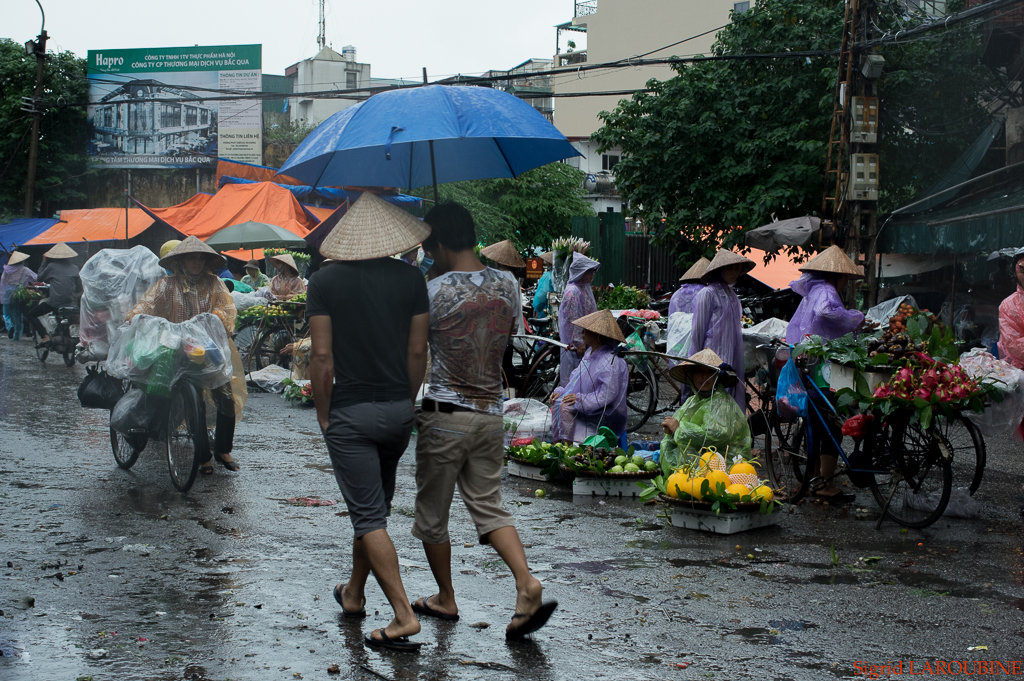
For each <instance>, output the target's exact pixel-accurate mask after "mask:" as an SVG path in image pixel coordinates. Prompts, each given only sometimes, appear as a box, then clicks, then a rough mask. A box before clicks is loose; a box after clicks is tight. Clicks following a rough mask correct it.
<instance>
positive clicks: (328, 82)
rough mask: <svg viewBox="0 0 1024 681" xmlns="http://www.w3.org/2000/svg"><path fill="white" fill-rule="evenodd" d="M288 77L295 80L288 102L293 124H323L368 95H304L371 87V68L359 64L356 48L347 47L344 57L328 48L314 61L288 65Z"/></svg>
mask: <svg viewBox="0 0 1024 681" xmlns="http://www.w3.org/2000/svg"><path fill="white" fill-rule="evenodd" d="M284 75H285V76H288V77H289V78H291V79H292V93H293V95H292V96H291V97H290V98H289V103H288V114H289V117H290V120H291V122H292V123H293V124H294V123H297V122H299V121H302V122H304V123H306V124H307V125H317V124H320V123H323V122H324V121H326V120H327V119H328V118H330V117H331V116H333V115H334V114H336V113H338V112H339V111H341V110H342V109H347V108H348V107H350V106H352V105H353V104H355V103H357V102H359V101H360V100H362V99H366V97H367V96H368V95H369V93H368V92H366V91H362V92H358V91H357V92H353V93H352V95H351V97H344V98H341V97H339V98H334V97H332V98H330V99H326V98H313V97H303V95H302V93H304V92H322V91H324V90H336V91H339V94H343V93H344V91H345V90H358V89H359V88H368V87H371V78H370V65H369V64H361V63H359V62H357V61H356V48H354V47H352V46H346V47H344V48H342V54H338V53H337V52H335V51H334V50H332V49H331V48H329V47H325V48H323V49H322V50H320V52H319V53H318V54H317V55H316V56H315V57H312V58H311V59H306V60H304V61H300V62H299V63H298V64H293V65H291V66H289V67H288V68H287V69H286V70H285V72H284Z"/></svg>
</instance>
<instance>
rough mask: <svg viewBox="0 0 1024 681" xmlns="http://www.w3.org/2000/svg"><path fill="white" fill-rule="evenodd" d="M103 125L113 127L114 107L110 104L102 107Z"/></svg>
mask: <svg viewBox="0 0 1024 681" xmlns="http://www.w3.org/2000/svg"><path fill="white" fill-rule="evenodd" d="M103 127H104V128H112V127H114V107H112V106H105V107H103Z"/></svg>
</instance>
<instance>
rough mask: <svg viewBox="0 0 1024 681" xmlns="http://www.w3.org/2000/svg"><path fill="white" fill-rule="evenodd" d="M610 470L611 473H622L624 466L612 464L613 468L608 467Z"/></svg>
mask: <svg viewBox="0 0 1024 681" xmlns="http://www.w3.org/2000/svg"><path fill="white" fill-rule="evenodd" d="M630 465H632V464H630ZM608 472H609V473H621V472H622V466H612V467H611V468H609V469H608Z"/></svg>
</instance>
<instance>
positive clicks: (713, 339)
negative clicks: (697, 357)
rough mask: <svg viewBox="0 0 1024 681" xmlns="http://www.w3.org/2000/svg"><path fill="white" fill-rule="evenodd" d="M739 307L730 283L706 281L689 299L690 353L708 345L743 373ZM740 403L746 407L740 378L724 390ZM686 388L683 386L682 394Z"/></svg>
mask: <svg viewBox="0 0 1024 681" xmlns="http://www.w3.org/2000/svg"><path fill="white" fill-rule="evenodd" d="M742 316H743V306H742V305H740V299H739V298H738V297H737V296H736V292H735V291H734V290H733V288H732V286H730V285H729V284H726V283H725V282H723V281H722V280H721V279H716V280H715V281H712V282H711V283H710V284H708V285H707V286H706V287H705V288H704V290H703V291H701V292H700V293H698V294H697V297H696V298H694V300H693V332H692V334H691V336H690V355H691V356H692V355H693V354H694V353H697V352H700V351H701V350H703V349H704V348H710V349H711V350H713V351H714V352H715V354H716V355H718V356H719V357H721V358H722V361H723V362H725V363H726V364H728V365H729V366H731V367H732V368H733V369H734V370H736V373H737V375H738V376H740V377H741V379H742V376H743V322H742V321H741V317H742ZM726 392H728V393H729V394H731V395H732V396H733V398H734V399H735V400H736V404H738V405H740V409H741V410H742V409H744V408H745V407H746V393H745V391H744V388H743V381H742V380H740V382H739V383H737V384H736V385H735V386H733V387H732V388H728V389H727V390H726ZM688 394H689V390H688V389H687V388H686V387H685V386H684V388H683V395H684V397H685V396H686V395H688Z"/></svg>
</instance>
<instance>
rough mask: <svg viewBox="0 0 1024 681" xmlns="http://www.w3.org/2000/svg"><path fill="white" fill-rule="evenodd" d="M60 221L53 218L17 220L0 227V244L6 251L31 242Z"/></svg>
mask: <svg viewBox="0 0 1024 681" xmlns="http://www.w3.org/2000/svg"><path fill="white" fill-rule="evenodd" d="M58 222H60V220H54V219H53V218H18V219H17V220H11V222H10V223H8V224H6V225H0V244H3V247H4V248H5V249H7V250H8V251H13V250H14V249H15V248H17V247H18V246H20V245H21V244H23V243H25V242H26V241H31V240H32V239H35V238H36V237H37V236H39V235H40V234H42V233H43V232H45V231H46V230H48V229H50V228H51V227H53V226H54V225H55V224H57V223H58Z"/></svg>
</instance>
